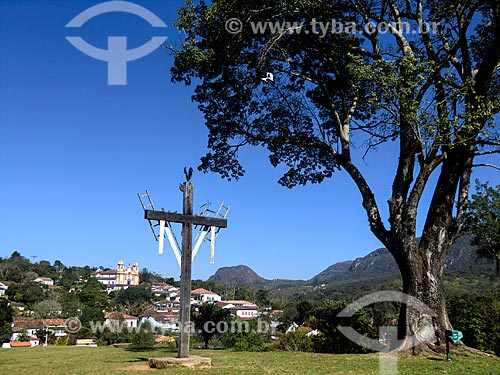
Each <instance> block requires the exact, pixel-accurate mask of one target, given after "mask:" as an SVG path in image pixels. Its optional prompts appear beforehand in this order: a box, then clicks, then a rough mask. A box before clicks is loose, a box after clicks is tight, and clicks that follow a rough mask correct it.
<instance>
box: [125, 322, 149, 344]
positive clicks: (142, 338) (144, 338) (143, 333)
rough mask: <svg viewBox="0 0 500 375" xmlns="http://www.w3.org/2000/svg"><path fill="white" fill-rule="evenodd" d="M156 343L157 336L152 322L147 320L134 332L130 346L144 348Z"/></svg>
mask: <svg viewBox="0 0 500 375" xmlns="http://www.w3.org/2000/svg"><path fill="white" fill-rule="evenodd" d="M154 344H155V336H154V333H153V328H152V326H151V324H149V323H148V322H145V323H143V324H142V325H141V327H140V329H139V330H138V331H137V332H135V333H134V334H132V338H131V340H130V346H131V347H132V349H136V350H142V349H150V348H152V347H153V346H154Z"/></svg>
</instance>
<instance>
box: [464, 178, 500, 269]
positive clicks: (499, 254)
mask: <svg viewBox="0 0 500 375" xmlns="http://www.w3.org/2000/svg"><path fill="white" fill-rule="evenodd" d="M467 219H468V220H467V229H469V230H470V231H471V233H472V234H473V235H474V240H473V241H474V243H475V244H477V245H479V251H478V253H479V254H480V255H481V256H483V257H486V258H493V259H495V263H496V274H497V276H499V275H500V185H497V186H496V188H494V187H490V186H489V185H488V184H487V183H486V184H481V183H480V182H479V181H476V193H475V194H472V200H471V202H470V204H469V206H468V209H467Z"/></svg>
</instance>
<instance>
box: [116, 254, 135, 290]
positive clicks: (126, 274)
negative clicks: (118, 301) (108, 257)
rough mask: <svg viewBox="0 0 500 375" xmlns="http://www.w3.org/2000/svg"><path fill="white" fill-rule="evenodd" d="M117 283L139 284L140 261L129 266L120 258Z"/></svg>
mask: <svg viewBox="0 0 500 375" xmlns="http://www.w3.org/2000/svg"><path fill="white" fill-rule="evenodd" d="M116 284H119V285H139V263H137V262H134V264H133V265H132V267H131V266H130V264H129V265H128V267H127V268H125V265H124V264H123V260H122V259H120V261H119V262H118V267H117V268H116Z"/></svg>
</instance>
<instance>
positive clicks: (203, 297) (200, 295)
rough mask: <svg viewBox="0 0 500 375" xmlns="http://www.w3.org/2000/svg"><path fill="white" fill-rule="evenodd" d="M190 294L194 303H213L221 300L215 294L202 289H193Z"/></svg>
mask: <svg viewBox="0 0 500 375" xmlns="http://www.w3.org/2000/svg"><path fill="white" fill-rule="evenodd" d="M191 294H192V295H193V299H194V300H195V301H199V302H201V303H208V302H211V303H215V302H220V301H221V300H222V298H221V296H219V295H218V294H217V293H214V292H211V291H209V290H206V289H204V288H198V289H195V290H193V291H192V292H191Z"/></svg>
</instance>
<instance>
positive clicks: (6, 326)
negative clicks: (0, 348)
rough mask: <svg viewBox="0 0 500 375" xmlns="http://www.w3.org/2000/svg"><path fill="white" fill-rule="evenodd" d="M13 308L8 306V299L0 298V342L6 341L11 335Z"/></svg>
mask: <svg viewBox="0 0 500 375" xmlns="http://www.w3.org/2000/svg"><path fill="white" fill-rule="evenodd" d="M13 317H14V310H13V309H12V307H11V306H10V303H9V301H7V300H6V299H0V344H2V343H4V342H8V341H9V340H10V337H11V336H12V327H11V323H12V318H13Z"/></svg>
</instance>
